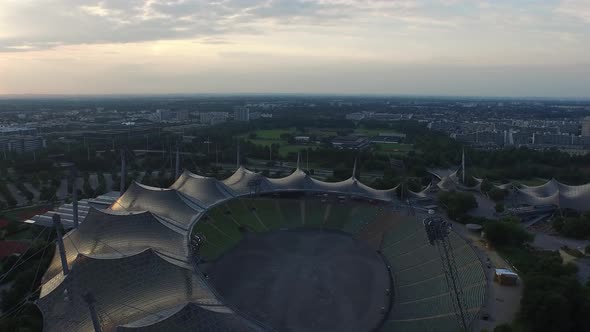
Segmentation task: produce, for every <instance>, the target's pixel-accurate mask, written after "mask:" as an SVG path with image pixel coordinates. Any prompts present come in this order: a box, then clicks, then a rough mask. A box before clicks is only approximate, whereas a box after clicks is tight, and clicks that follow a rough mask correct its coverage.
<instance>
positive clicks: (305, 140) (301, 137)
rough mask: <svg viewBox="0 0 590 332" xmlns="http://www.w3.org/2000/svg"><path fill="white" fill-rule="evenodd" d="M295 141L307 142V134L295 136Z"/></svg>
mask: <svg viewBox="0 0 590 332" xmlns="http://www.w3.org/2000/svg"><path fill="white" fill-rule="evenodd" d="M295 142H297V143H309V136H295Z"/></svg>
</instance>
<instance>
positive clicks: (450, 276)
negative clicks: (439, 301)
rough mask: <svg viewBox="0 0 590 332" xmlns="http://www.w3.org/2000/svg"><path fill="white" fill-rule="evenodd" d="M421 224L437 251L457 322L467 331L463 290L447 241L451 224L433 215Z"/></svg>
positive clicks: (450, 247)
mask: <svg viewBox="0 0 590 332" xmlns="http://www.w3.org/2000/svg"><path fill="white" fill-rule="evenodd" d="M423 224H424V230H425V231H426V236H427V237H428V242H429V243H430V245H431V246H436V247H437V249H438V254H439V256H440V258H441V262H442V270H443V273H444V275H445V279H446V282H447V286H448V287H449V290H450V291H451V292H452V295H453V301H452V303H453V309H454V311H455V316H456V317H457V321H458V323H459V324H460V325H461V327H462V328H463V330H464V331H467V319H466V317H465V309H466V306H465V303H464V302H463V299H464V297H463V288H462V286H461V280H460V279H459V273H458V271H457V264H456V263H455V255H454V254H453V247H452V245H451V241H449V233H450V231H451V224H450V223H448V222H446V221H444V220H443V219H442V218H441V217H439V216H434V215H430V216H428V217H426V218H425V219H424V221H423Z"/></svg>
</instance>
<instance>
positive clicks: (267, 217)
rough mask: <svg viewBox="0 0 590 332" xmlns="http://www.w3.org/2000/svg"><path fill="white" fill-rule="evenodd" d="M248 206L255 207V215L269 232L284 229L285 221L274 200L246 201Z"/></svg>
mask: <svg viewBox="0 0 590 332" xmlns="http://www.w3.org/2000/svg"><path fill="white" fill-rule="evenodd" d="M246 202H247V203H246V204H247V205H248V206H252V207H254V208H255V209H256V210H255V212H254V214H255V215H256V216H257V217H258V218H260V220H261V221H262V222H263V223H264V225H265V226H266V227H267V228H268V229H269V230H274V229H279V228H281V227H283V220H282V217H281V215H280V214H279V211H278V209H277V204H276V202H275V201H274V200H273V199H268V198H259V199H249V200H246Z"/></svg>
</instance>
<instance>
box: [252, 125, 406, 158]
mask: <svg viewBox="0 0 590 332" xmlns="http://www.w3.org/2000/svg"><path fill="white" fill-rule="evenodd" d="M252 133H254V134H256V138H248V137H249V135H250V134H252ZM380 133H397V132H396V131H395V130H391V129H367V128H362V127H361V128H357V129H355V131H354V134H356V135H368V136H376V135H379V134H380ZM283 134H291V135H303V136H310V135H311V136H316V137H318V138H319V137H332V136H337V135H338V133H337V130H336V129H330V128H306V131H305V132H298V131H297V130H296V128H294V127H292V128H288V129H264V130H256V131H254V132H250V133H248V134H245V135H243V136H241V137H242V138H245V139H247V140H248V141H249V142H251V143H254V144H256V145H261V146H270V145H272V144H279V145H280V147H279V154H280V155H281V157H286V156H287V155H288V154H289V153H297V152H299V151H301V150H304V149H306V148H309V147H313V146H314V145H300V144H289V143H288V142H287V141H286V140H283V139H281V135H283ZM376 146H377V148H378V149H379V151H381V152H384V153H392V154H407V153H408V152H409V151H413V150H414V146H413V145H412V144H377V145H376Z"/></svg>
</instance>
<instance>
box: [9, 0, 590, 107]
mask: <svg viewBox="0 0 590 332" xmlns="http://www.w3.org/2000/svg"><path fill="white" fill-rule="evenodd" d="M589 37H590V4H588V3H585V2H584V1H577V0H566V1H550V0H544V1H522V2H520V3H519V4H513V3H512V2H510V1H494V2H493V3H491V2H485V1H461V0H438V1H435V0H430V1H427V0H420V1H410V0H407V1H406V0H404V1H379V0H377V1H361V0H313V1H312V0H298V1H276V0H275V1H237V0H226V1H217V2H209V1H166V2H163V1H140V0H137V1H126V2H119V1H91V0H88V1H83V2H80V1H72V0H52V1H46V2H42V3H40V2H33V1H12V0H8V1H3V2H2V3H0V95H6V94H17V95H18V94H49V95H50V94H65V95H69V94H74V95H76V94H84V95H86V94H98V95H100V94H176V93H180V94H192V93H216V94H231V93H247V94H251V93H272V94H275V93H300V94H309V93H312V94H342V95H364V94H369V95H433V96H453V95H457V96H507V97H579V98H587V97H590V89H589V88H588V87H589V86H590V75H589V74H590V61H588V60H587V59H589V58H590V46H589V45H590V43H588V41H590V38H589Z"/></svg>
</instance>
